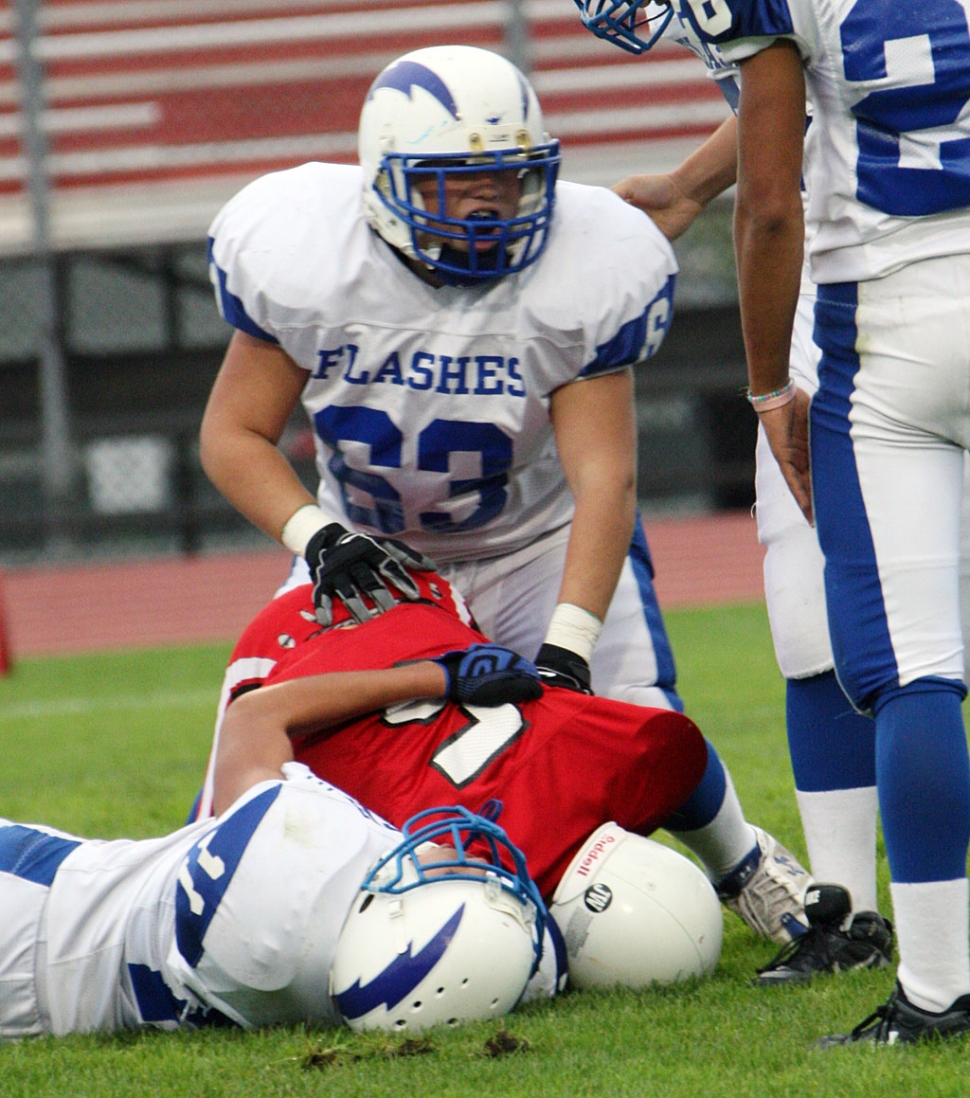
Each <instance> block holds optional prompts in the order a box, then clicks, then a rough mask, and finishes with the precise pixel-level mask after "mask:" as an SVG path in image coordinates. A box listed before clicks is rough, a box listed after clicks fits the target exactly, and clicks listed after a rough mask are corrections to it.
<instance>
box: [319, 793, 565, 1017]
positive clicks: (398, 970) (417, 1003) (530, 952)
mask: <svg viewBox="0 0 970 1098" xmlns="http://www.w3.org/2000/svg"><path fill="white" fill-rule="evenodd" d="M430 821H433V822H430ZM402 831H403V834H404V840H403V841H402V842H401V843H400V844H399V845H398V846H397V847H395V848H394V850H392V851H391V852H390V853H389V854H386V855H385V856H384V857H383V858H381V859H380V861H379V862H378V863H377V865H376V866H375V867H374V868H373V869H372V870H371V872H370V873H369V874H368V875H367V877H366V879H365V880H364V883H363V884H362V885H361V890H360V892H359V893H358V895H357V897H356V899H355V900H354V903H353V904H352V906H351V909H350V912H349V914H348V915H347V918H346V921H345V922H344V925H343V929H342V930H341V932H340V937H339V939H338V942H337V948H336V952H335V955H334V960H333V966H332V968H331V970H330V994H331V996H332V997H333V1000H334V1002H335V1004H336V1006H337V1009H338V1010H339V1012H340V1014H341V1016H342V1017H343V1019H344V1021H345V1022H346V1023H347V1024H348V1025H349V1026H350V1027H351V1028H352V1029H355V1030H363V1029H386V1030H394V1031H404V1030H408V1031H421V1030H425V1029H428V1028H429V1027H431V1026H435V1025H439V1024H442V1023H443V1024H445V1025H456V1024H457V1023H459V1022H462V1021H474V1020H482V1019H488V1018H498V1017H500V1016H501V1015H503V1014H506V1013H508V1011H510V1010H511V1009H512V1008H513V1007H514V1006H515V1005H516V1003H517V1002H518V1001H519V999H520V998H521V997H522V993H523V991H524V990H525V987H526V984H527V983H528V982H529V979H530V977H531V976H532V974H533V972H535V971H536V970H537V968H538V966H539V960H540V957H541V953H542V943H543V937H544V934H545V927H546V910H545V905H544V904H543V902H542V899H541V897H540V895H539V891H538V889H537V888H536V886H535V884H534V883H533V882H532V880H531V879H530V878H529V876H528V873H527V872H526V868H525V859H524V858H523V856H522V854H521V853H520V851H519V850H517V849H516V847H514V846H513V845H512V844H511V843H510V842H509V841H508V838H507V837H506V835H505V832H504V831H503V830H502V828H500V827H499V826H498V825H497V824H496V823H494V821H493V820H492V819H489V818H487V817H485V816H476V815H473V814H472V813H470V812H468V811H467V810H466V809H464V808H436V809H431V810H429V811H427V812H422V813H420V814H418V815H417V816H414V817H413V818H412V819H410V820H408V822H407V823H406V824H405V825H404V827H403V828H402ZM429 844H436V845H444V846H446V847H447V846H451V847H454V849H455V850H456V851H457V856H456V857H455V858H454V859H453V860H448V861H436V862H435V863H434V865H433V866H423V865H422V864H421V862H420V861H419V858H418V855H420V854H421V853H422V850H424V849H427V848H428V845H429ZM470 846H474V855H473V856H470V855H469V854H467V853H466V851H467V849H468V848H469V847H470ZM480 858H483V859H484V860H479V859H480ZM503 862H504V863H509V862H510V863H511V864H512V865H513V866H514V869H511V870H510V869H508V868H506V865H505V864H503Z"/></svg>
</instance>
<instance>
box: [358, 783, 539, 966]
mask: <svg viewBox="0 0 970 1098" xmlns="http://www.w3.org/2000/svg"><path fill="white" fill-rule="evenodd" d="M501 811H502V805H501V802H500V801H488V802H487V803H486V804H485V805H484V806H483V808H482V813H481V814H480V815H476V814H475V813H473V812H469V811H468V809H467V808H462V807H461V806H460V805H455V806H451V807H445V808H429V809H427V810H425V811H424V812H419V813H417V815H415V816H412V817H411V818H410V819H409V820H408V821H407V822H406V823H405V824H404V826H403V827H402V828H401V834H402V835H403V839H402V841H401V842H400V843H399V844H398V845H397V846H396V847H395V848H394V849H393V850H391V851H390V852H389V853H388V854H385V855H384V857H383V858H381V859H380V861H378V862H377V864H376V865H375V866H374V867H373V869H371V871H370V872H369V873H368V874H367V876H366V877H365V878H364V881H363V884H361V886H360V890H361V891H362V892H377V893H387V894H389V895H394V896H397V895H400V894H401V893H404V892H408V891H410V890H411V889H414V888H420V887H421V886H422V885H426V884H429V883H431V882H435V883H441V882H442V881H443V880H444V881H451V880H455V881H474V882H476V883H478V884H481V883H482V881H483V880H485V879H488V878H492V879H493V880H496V881H497V882H498V884H499V885H500V886H501V888H502V889H503V890H504V891H506V892H508V893H510V894H511V895H512V896H514V897H515V899H516V900H518V902H519V903H520V904H522V905H524V906H525V907H527V908H533V909H534V910H535V923H536V933H535V955H536V956H535V965H534V967H533V972H534V971H535V969H536V968H538V966H539V961H540V960H541V958H542V943H543V937H544V933H545V925H546V917H547V911H546V905H545V903H544V901H543V899H542V896H541V895H540V893H539V889H538V888H537V887H536V884H535V882H534V881H533V880H532V878H531V877H530V876H529V871H528V868H527V867H526V862H525V855H523V853H522V851H521V850H519V848H518V847H517V846H514V845H513V844H512V843H511V842H510V841H509V837H508V835H506V833H505V831H504V830H503V829H502V828H501V827H499V825H498V824H497V823H495V820H496V819H497V818H498V815H499V813H500V812H501ZM425 843H435V844H436V845H439V846H441V845H445V846H451V847H453V848H454V850H455V857H454V858H451V859H447V860H445V861H436V862H434V863H433V864H431V865H427V866H424V865H422V864H421V862H420V861H419V860H418V857H417V854H418V849H419V848H420V847H421V846H423V845H424V844H425ZM472 844H475V846H476V853H475V854H473V855H469V854H468V852H467V849H468V847H469V846H471V845H472ZM503 853H504V855H505V858H504V860H503V857H502V855H503ZM506 862H511V864H512V866H513V868H511V869H509V868H508V867H507V865H506Z"/></svg>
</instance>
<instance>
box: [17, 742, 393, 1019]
mask: <svg viewBox="0 0 970 1098" xmlns="http://www.w3.org/2000/svg"><path fill="white" fill-rule="evenodd" d="M284 773H285V774H286V777H287V780H286V781H283V782H280V781H269V782H262V783H260V784H259V785H257V786H255V787H254V788H253V789H252V790H250V791H249V792H248V793H246V794H245V795H244V796H243V797H241V798H240V799H239V800H238V801H237V802H236V803H235V804H234V805H233V807H232V809H231V810H229V811H228V812H226V813H225V814H224V815H223V816H221V817H219V818H218V819H217V820H211V819H210V820H206V821H201V822H199V823H195V824H192V825H190V826H188V827H185V828H182V829H181V830H180V831H177V832H175V833H173V834H172V835H169V836H166V837H165V838H161V839H147V840H139V841H134V840H124V839H123V840H116V841H107V842H105V841H100V840H89V839H78V838H76V837H75V836H70V835H65V834H64V833H62V832H56V831H53V830H51V829H48V828H30V827H23V826H21V825H8V826H7V827H6V828H5V827H3V826H2V825H0V870H2V871H0V889H3V888H6V887H7V885H8V883H9V884H10V886H11V887H16V886H17V885H18V884H29V885H30V886H32V887H33V888H35V889H37V888H40V887H43V886H44V885H46V886H47V889H48V892H47V896H46V901H45V902H44V904H43V908H42V910H43V914H42V916H41V919H40V924H41V925H40V926H39V927H38V928H36V929H35V933H36V934H37V939H38V941H39V942H41V943H45V945H44V948H43V949H41V950H38V954H37V956H38V963H37V966H36V979H37V1003H38V1011H39V1015H40V1017H41V1020H42V1031H43V1032H49V1033H53V1034H55V1035H57V1034H65V1033H75V1032H93V1031H110V1030H117V1029H123V1028H136V1027H139V1026H144V1025H152V1026H156V1027H160V1028H164V1029H172V1028H175V1027H177V1026H179V1025H186V1024H188V1025H205V1024H212V1023H220V1022H221V1023H224V1022H225V1021H226V1019H228V1020H229V1021H231V1022H235V1023H236V1024H238V1025H241V1026H244V1027H247V1028H249V1027H256V1026H260V1025H266V1024H271V1023H286V1022H308V1023H314V1024H321V1025H329V1024H333V1025H336V1024H339V1023H340V1018H339V1015H338V1014H337V1012H336V1010H335V1008H334V1006H333V1004H332V1002H331V1000H330V995H329V991H328V979H329V973H330V967H331V963H332V960H333V956H334V951H335V949H336V943H337V939H338V936H339V933H340V929H341V927H342V925H343V921H344V919H345V917H346V914H347V911H348V910H349V908H350V905H351V903H352V902H353V897H354V895H355V893H356V892H357V890H358V889H359V887H360V884H361V882H362V881H363V879H364V876H365V875H366V873H367V871H368V869H369V868H370V867H371V866H372V865H373V863H374V862H375V860H376V859H377V858H378V857H379V856H380V855H382V854H384V853H386V852H387V851H388V850H390V849H392V848H393V847H394V846H395V845H396V844H397V843H398V842H399V841H400V833H399V832H398V831H397V830H396V829H394V828H392V827H391V826H390V825H389V824H387V823H385V822H384V821H383V820H381V819H379V818H378V817H376V816H374V815H372V814H371V813H369V812H368V811H367V810H366V809H364V808H363V807H362V806H361V805H360V804H358V803H357V802H356V801H355V800H353V799H352V798H351V797H348V796H347V795H346V794H344V793H342V792H340V791H339V790H336V789H334V788H333V787H332V786H330V785H328V784H327V783H326V782H323V781H320V780H319V779H318V778H316V777H314V776H313V775H311V774H310V772H309V771H308V770H307V769H306V767H304V766H302V765H299V764H295V763H291V764H287V766H286V767H285V768H284ZM3 823H4V824H5V823H6V821H3ZM11 843H17V844H19V845H20V846H21V847H23V848H25V849H29V852H30V855H29V857H27V858H25V857H24V856H23V853H22V851H19V850H18V851H17V852H16V856H15V857H14V858H12V859H10V864H9V865H6V864H3V863H4V850H5V849H6V848H7V847H8V846H10V845H11ZM38 867H40V871H38ZM0 899H2V897H0ZM0 908H2V904H0ZM6 948H9V947H8V945H7V944H6V943H5V940H4V937H3V932H0V949H6ZM0 967H2V966H0ZM2 1021H3V1012H2V1011H0V1023H2ZM2 1030H3V1026H2V1024H0V1034H2Z"/></svg>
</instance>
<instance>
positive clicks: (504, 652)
mask: <svg viewBox="0 0 970 1098" xmlns="http://www.w3.org/2000/svg"><path fill="white" fill-rule="evenodd" d="M433 662H434V663H437V664H440V666H441V667H443V668H444V669H445V680H446V687H445V690H446V693H447V695H448V697H449V698H450V699H451V701H453V702H459V703H461V704H463V705H486V706H489V705H504V704H505V703H506V702H524V701H534V700H535V699H536V698H538V697H541V696H542V683H541V682H540V681H539V672H538V671H537V670H536V666H535V664H534V663H530V662H529V660H527V659H526V658H525V657H524V656H520V655H519V654H518V653H517V652H513V651H511V649H508V648H503V647H502V646H501V645H498V644H473V645H472V646H471V647H470V648H463V649H459V650H457V651H453V652H445V653H444V655H442V656H437V657H436V658H435V659H434V661H433Z"/></svg>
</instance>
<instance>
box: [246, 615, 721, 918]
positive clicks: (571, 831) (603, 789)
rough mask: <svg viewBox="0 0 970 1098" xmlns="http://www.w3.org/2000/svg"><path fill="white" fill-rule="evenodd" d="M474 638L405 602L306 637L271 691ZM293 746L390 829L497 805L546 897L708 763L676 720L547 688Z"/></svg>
mask: <svg viewBox="0 0 970 1098" xmlns="http://www.w3.org/2000/svg"><path fill="white" fill-rule="evenodd" d="M483 639H484V638H483V637H482V635H481V634H480V633H478V632H476V631H475V630H473V629H471V628H470V627H469V626H467V625H465V624H464V623H462V622H461V621H459V620H458V618H457V617H455V616H454V615H453V614H451V613H449V612H447V611H446V610H444V609H442V608H441V607H440V606H435V605H427V604H421V603H404V604H401V605H400V606H397V607H395V608H394V609H393V610H391V611H389V612H388V613H386V614H383V615H381V616H380V617H377V618H373V619H372V620H371V621H369V622H367V623H365V624H364V625H360V626H353V627H350V628H343V629H335V630H327V631H326V632H322V633H319V634H318V635H317V636H314V637H311V638H309V639H307V640H306V641H305V642H304V643H302V644H301V645H299V646H298V647H296V648H294V649H292V650H290V651H289V652H288V653H286V654H285V655H284V656H283V657H282V658H281V659H280V660H279V661H278V663H277V665H276V667H275V668H274V670H273V671H272V672H271V674H270V675H269V676H268V678H267V682H279V681H282V680H284V679H291V678H302V677H305V676H307V675H313V674H319V673H321V672H323V671H343V670H356V669H367V668H381V667H390V666H392V665H393V664H395V663H399V662H402V661H406V660H415V659H421V658H425V657H428V656H435V655H440V654H441V653H442V652H446V651H448V650H449V649H456V648H466V647H468V645H470V644H475V643H479V642H481V641H482V640H483ZM294 750H295V754H296V758H297V761H299V762H303V763H306V765H307V766H309V767H310V769H311V770H313V771H314V773H316V774H318V775H319V776H320V777H322V778H324V779H326V780H327V781H329V782H332V783H333V784H334V785H336V786H337V787H338V788H340V789H343V790H345V791H346V792H348V793H350V794H351V796H353V797H356V798H357V800H359V801H360V802H361V803H362V804H365V805H366V806H367V807H368V808H369V809H371V810H372V811H374V812H377V813H378V814H379V815H381V816H383V817H384V818H385V819H387V820H389V821H390V822H391V823H393V824H395V825H397V826H401V825H402V824H403V823H404V822H405V820H407V819H408V817H410V816H412V815H414V813H415V812H419V811H421V810H423V809H426V808H434V807H436V806H440V805H451V804H461V805H464V806H465V807H466V808H468V809H470V810H471V811H476V812H477V811H479V810H480V809H481V808H482V806H483V805H484V804H485V802H486V801H489V800H493V799H494V800H498V801H501V802H502V805H503V811H502V814H501V816H500V818H499V823H500V824H501V825H502V826H503V827H504V828H505V830H506V832H507V833H508V836H509V838H510V839H511V840H512V842H513V843H515V845H516V846H518V847H519V848H520V849H521V850H522V851H523V853H524V854H525V856H526V860H527V862H528V865H529V871H530V872H531V874H532V876H533V878H534V879H535V881H536V883H537V885H538V886H539V889H540V890H541V892H542V893H543V895H545V896H547V897H548V896H551V894H552V892H553V891H554V890H555V887H556V885H557V884H558V882H559V878H560V877H561V876H562V873H563V872H564V870H565V869H566V866H567V865H568V864H569V862H570V860H571V859H572V857H573V855H574V854H575V853H576V851H577V850H578V849H579V846H580V845H581V843H582V842H583V841H584V840H585V839H586V838H588V837H589V835H590V834H591V833H592V832H593V831H595V830H596V829H597V828H598V827H599V826H600V825H601V824H604V823H607V822H608V821H610V820H614V821H615V822H616V823H618V824H619V825H620V826H621V827H624V828H626V829H627V830H629V831H636V832H637V833H639V834H641V835H646V834H649V833H650V832H651V831H653V830H654V829H655V828H656V827H657V826H658V825H659V824H660V823H661V822H662V821H663V820H664V819H666V818H667V817H668V816H669V815H670V814H671V813H672V812H673V811H674V810H675V809H677V808H678V807H679V806H680V805H681V804H682V803H683V802H684V800H686V798H687V797H688V796H689V795H690V793H691V792H692V791H693V789H694V787H695V786H696V785H697V782H698V781H699V780H700V777H701V775H702V773H703V771H704V767H705V765H706V760H707V749H706V746H705V744H704V740H703V737H702V736H701V734H700V732H699V731H698V730H697V728H696V726H695V725H694V724H693V722H692V721H691V720H690V719H689V718H687V717H685V716H684V715H683V714H681V713H675V712H673V711H671V710H666V709H646V708H643V707H640V706H634V705H628V704H626V703H623V702H615V701H610V700H607V699H605V698H596V697H590V696H587V695H583V694H577V693H575V692H573V691H570V690H563V689H557V688H548V689H547V690H546V691H545V692H544V694H543V696H542V697H541V698H539V699H538V700H536V701H532V702H525V703H523V704H519V705H512V704H507V705H502V706H496V707H489V708H485V707H480V706H462V705H455V704H451V703H448V702H445V701H442V700H440V699H436V700H431V701H419V702H413V703H410V704H406V705H401V706H396V707H392V708H390V709H388V710H387V711H384V712H382V713H377V714H373V715H371V716H368V717H364V718H360V719H357V720H354V721H352V722H350V723H349V724H348V725H347V726H345V727H344V728H342V729H339V730H337V731H330V732H327V733H323V734H321V735H319V736H304V737H301V738H299V739H296V740H294Z"/></svg>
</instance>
